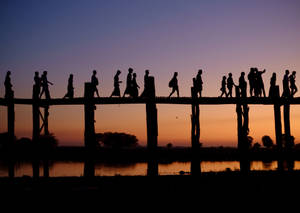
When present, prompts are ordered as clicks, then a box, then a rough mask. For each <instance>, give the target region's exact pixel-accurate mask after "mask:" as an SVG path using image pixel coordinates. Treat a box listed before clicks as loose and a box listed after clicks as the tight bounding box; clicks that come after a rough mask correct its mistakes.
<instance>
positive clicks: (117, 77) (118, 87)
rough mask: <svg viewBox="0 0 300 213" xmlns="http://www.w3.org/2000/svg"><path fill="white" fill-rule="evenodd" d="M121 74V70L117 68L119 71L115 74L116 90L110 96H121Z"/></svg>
mask: <svg viewBox="0 0 300 213" xmlns="http://www.w3.org/2000/svg"><path fill="white" fill-rule="evenodd" d="M120 74H121V71H120V70H117V73H116V74H115V77H114V91H113V92H112V93H111V95H110V97H112V96H118V97H121V92H120V83H122V81H119V75H120Z"/></svg>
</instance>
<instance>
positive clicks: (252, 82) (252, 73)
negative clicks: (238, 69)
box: [248, 67, 256, 97]
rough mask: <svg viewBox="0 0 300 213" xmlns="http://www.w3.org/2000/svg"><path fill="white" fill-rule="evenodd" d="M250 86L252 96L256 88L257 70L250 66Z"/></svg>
mask: <svg viewBox="0 0 300 213" xmlns="http://www.w3.org/2000/svg"><path fill="white" fill-rule="evenodd" d="M248 80H249V86H250V96H251V97H252V96H253V95H254V94H253V93H254V88H255V80H256V70H255V68H254V67H251V68H250V72H249V74H248Z"/></svg>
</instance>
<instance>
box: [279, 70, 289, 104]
mask: <svg viewBox="0 0 300 213" xmlns="http://www.w3.org/2000/svg"><path fill="white" fill-rule="evenodd" d="M289 74H290V71H289V70H286V71H285V75H284V76H283V80H282V86H283V92H282V96H281V97H286V98H289V97H290V95H291V93H290V88H289Z"/></svg>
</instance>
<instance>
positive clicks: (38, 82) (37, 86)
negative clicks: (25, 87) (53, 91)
mask: <svg viewBox="0 0 300 213" xmlns="http://www.w3.org/2000/svg"><path fill="white" fill-rule="evenodd" d="M40 93H41V78H40V76H39V72H38V71H36V72H35V73H34V85H33V96H32V98H33V99H38V98H39V95H40Z"/></svg>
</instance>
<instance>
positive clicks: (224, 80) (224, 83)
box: [219, 75, 228, 98]
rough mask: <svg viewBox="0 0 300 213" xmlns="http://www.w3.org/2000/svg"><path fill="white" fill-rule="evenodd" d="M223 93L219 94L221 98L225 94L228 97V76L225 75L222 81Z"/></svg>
mask: <svg viewBox="0 0 300 213" xmlns="http://www.w3.org/2000/svg"><path fill="white" fill-rule="evenodd" d="M220 90H221V92H222V93H221V95H220V96H219V98H222V97H223V95H225V97H226V98H227V96H228V94H227V92H226V76H225V75H224V76H223V78H222V82H221V88H220Z"/></svg>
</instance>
